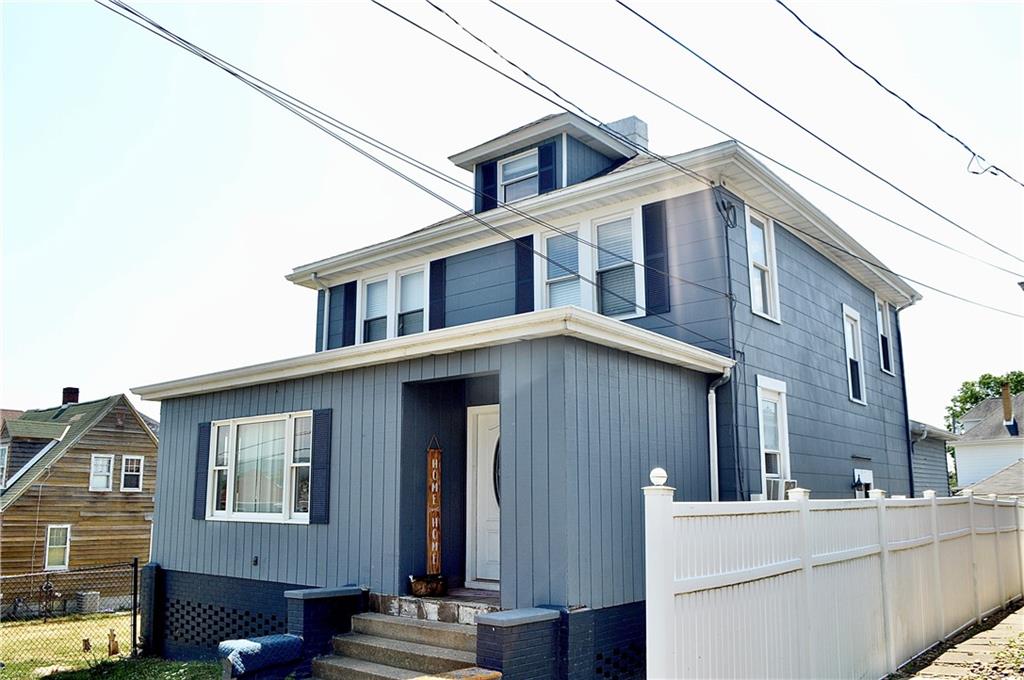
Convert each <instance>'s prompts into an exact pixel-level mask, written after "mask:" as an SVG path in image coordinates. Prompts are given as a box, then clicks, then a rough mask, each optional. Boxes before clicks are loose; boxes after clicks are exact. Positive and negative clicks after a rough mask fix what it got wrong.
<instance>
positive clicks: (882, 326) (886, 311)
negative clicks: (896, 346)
mask: <svg viewBox="0 0 1024 680" xmlns="http://www.w3.org/2000/svg"><path fill="white" fill-rule="evenodd" d="M879 307H881V308H882V309H881V313H879V309H878V308H879ZM875 316H876V317H878V319H877V320H878V365H879V367H880V368H881V369H882V373H888V374H889V375H896V359H895V353H894V352H893V350H892V343H893V337H892V305H890V304H889V303H888V302H886V301H885V300H882V299H881V298H879V297H877V296H876V297H875ZM883 332H884V335H885V337H887V338H888V339H889V368H886V367H885V359H886V356H885V346H884V345H883V344H882V335H883Z"/></svg>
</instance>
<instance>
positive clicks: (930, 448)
mask: <svg viewBox="0 0 1024 680" xmlns="http://www.w3.org/2000/svg"><path fill="white" fill-rule="evenodd" d="M914 489H915V491H916V492H917V495H921V492H922V491H924V490H925V489H932V490H933V491H935V495H936V496H948V495H949V473H948V472H947V470H946V443H945V442H944V441H942V440H941V439H925V440H923V441H915V442H914Z"/></svg>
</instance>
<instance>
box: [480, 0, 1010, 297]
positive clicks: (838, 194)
mask: <svg viewBox="0 0 1024 680" xmlns="http://www.w3.org/2000/svg"><path fill="white" fill-rule="evenodd" d="M490 2H491V4H493V5H495V6H496V7H498V8H499V9H501V10H503V11H505V12H506V13H508V14H510V15H512V16H513V17H515V18H516V19H518V20H519V21H521V22H523V23H524V24H526V25H527V26H530V27H532V28H534V29H536V30H537V31H539V32H541V33H543V34H544V35H546V36H548V37H549V38H551V39H552V40H554V41H555V42H558V43H559V44H561V45H564V46H565V47H567V48H569V49H570V50H572V51H573V52H576V53H577V54H579V55H580V56H582V57H584V58H586V59H589V60H590V61H592V62H593V63H595V64H597V65H598V66H601V67H602V68H604V69H605V70H607V71H610V72H611V73H614V74H615V75H617V76H619V77H620V78H622V79H623V80H625V81H627V82H629V83H632V84H633V85H635V86H636V87H638V88H640V89H641V90H643V91H644V92H646V93H648V94H650V95H652V96H653V97H655V98H657V99H659V100H660V101H662V102H664V103H665V104H668V105H669V106H671V107H672V108H674V109H676V110H678V111H680V112H682V113H684V114H686V115H687V116H689V117H690V118H692V119H693V120H696V121H697V122H699V123H701V124H703V125H705V126H707V127H709V128H711V129H712V130H714V131H715V132H717V133H719V134H721V135H724V136H725V137H728V138H729V139H731V140H732V141H734V142H736V143H737V144H740V145H741V146H745V147H746V148H747V149H749V150H750V151H752V152H754V153H756V154H758V155H760V156H762V157H764V158H766V159H768V160H769V161H771V162H772V163H775V164H776V165H778V166H779V167H781V168H784V169H786V170H788V171H789V172H792V173H793V174H794V175H796V176H798V177H800V178H802V179H804V180H807V181H808V182H810V183H812V184H814V185H815V186H817V187H818V188H820V189H824V190H825V191H827V192H829V193H830V194H832V195H833V196H836V197H837V198H841V199H843V200H844V201H846V202H847V203H850V204H851V205H854V206H856V207H858V208H860V209H861V210H864V211H865V212H867V213H868V214H870V215H874V216H875V217H878V218H879V219H882V220H885V221H886V222H888V223H889V224H892V225H894V226H896V227H899V228H900V229H903V230H905V231H908V232H910V233H911V234H914V235H915V236H918V237H920V238H923V239H924V240H926V241H929V242H930V243H933V244H935V245H937V246H940V247H942V248H945V249H946V250H949V251H951V252H954V253H957V254H958V255H963V256H964V257H968V258H970V259H972V260H975V261H977V262H980V263H982V264H985V265H988V266H989V267H992V268H994V269H998V270H999V271H1002V272H1005V273H1007V274H1012V275H1013V276H1015V277H1024V274H1022V273H1020V272H1016V271H1013V270H1012V269H1007V268H1006V267H1003V266H1001V265H998V264H996V263H994V262H990V261H988V260H986V259H984V258H981V257H978V256H977V255H972V254H971V253H968V252H965V251H963V250H960V249H959V248H956V247H955V246H951V245H949V244H947V243H945V242H944V241H940V240H938V239H936V238H933V237H931V236H929V235H927V234H925V233H923V232H920V231H917V230H916V229H913V228H912V227H909V226H907V225H905V224H903V223H901V222H898V221H896V220H895V219H893V218H891V217H888V216H887V215H883V214H882V213H880V212H878V211H877V210H875V209H873V208H869V207H868V206H866V205H864V204H863V203H860V202H858V201H857V200H856V199H853V198H850V197H849V196H847V195H846V194H844V193H842V192H840V191H837V190H836V189H833V188H832V187H830V186H828V185H826V184H824V183H822V182H820V181H818V180H816V179H814V178H813V177H810V176H808V175H807V174H805V173H803V172H801V171H799V170H797V169H796V168H794V167H792V166H791V165H787V164H786V163H784V162H782V161H780V160H779V159H778V158H776V157H773V156H771V155H770V154H768V153H767V152H765V151H763V150H761V149H759V148H757V147H755V146H753V145H752V144H750V143H749V142H746V141H744V140H742V139H739V138H737V137H735V136H734V135H731V134H729V133H728V132H726V131H725V130H723V129H722V128H720V127H718V126H717V125H715V124H714V123H712V122H710V121H708V120H707V119H705V118H702V117H700V116H698V115H697V114H695V113H693V112H692V111H690V110H688V109H686V108H684V107H683V106H682V105H681V104H679V103H678V102H675V101H673V100H671V99H669V98H668V97H666V96H665V95H662V94H660V93H659V92H656V91H655V90H653V89H651V88H650V87H648V86H646V85H644V84H643V83H640V82H638V81H637V80H636V79H634V78H631V77H630V76H628V75H626V74H625V73H623V72H621V71H619V70H618V69H616V68H614V67H612V66H609V65H608V64H607V63H605V62H604V61H601V60H600V59H598V58H597V57H594V56H593V55H591V54H590V53H588V52H586V51H584V50H582V49H580V48H579V47H577V46H575V45H573V44H572V43H570V42H568V41H566V40H564V39H563V38H561V37H559V36H558V35H555V34H554V33H552V32H550V31H548V30H547V29H545V28H544V27H542V26H539V25H537V24H536V23H534V22H533V21H531V20H529V19H527V18H526V17H524V16H522V15H521V14H518V13H517V12H515V11H514V10H512V9H509V8H508V7H506V6H504V5H502V4H501V3H500V2H498V1H497V0H490Z"/></svg>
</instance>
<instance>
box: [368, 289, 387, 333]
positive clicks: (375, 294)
mask: <svg viewBox="0 0 1024 680" xmlns="http://www.w3.org/2000/svg"><path fill="white" fill-rule="evenodd" d="M387 337H388V282H387V279H385V280H383V281H373V282H372V283H367V284H366V295H365V299H364V302H363V342H373V341H375V340H384V339H385V338H387Z"/></svg>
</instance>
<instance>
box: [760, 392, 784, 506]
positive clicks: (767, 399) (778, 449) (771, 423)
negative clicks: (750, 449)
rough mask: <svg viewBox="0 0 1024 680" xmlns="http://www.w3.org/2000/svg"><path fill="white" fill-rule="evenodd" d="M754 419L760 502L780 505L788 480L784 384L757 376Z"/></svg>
mask: <svg viewBox="0 0 1024 680" xmlns="http://www.w3.org/2000/svg"><path fill="white" fill-rule="evenodd" d="M757 415H758V423H759V426H760V435H761V481H762V488H763V498H764V500H766V501H781V500H784V499H785V498H786V481H787V480H788V479H789V476H790V467H789V430H788V422H787V421H788V415H787V413H786V383H784V382H782V381H781V380H773V379H771V378H766V377H764V376H761V375H759V376H757Z"/></svg>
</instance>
